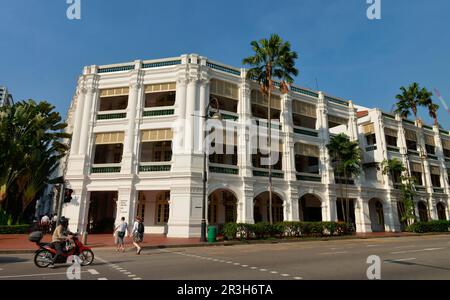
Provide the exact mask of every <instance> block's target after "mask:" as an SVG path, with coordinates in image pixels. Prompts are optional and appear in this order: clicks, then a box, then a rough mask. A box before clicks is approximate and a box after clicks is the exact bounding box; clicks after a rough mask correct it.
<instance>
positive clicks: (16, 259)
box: [0, 256, 29, 264]
mask: <svg viewBox="0 0 450 300" xmlns="http://www.w3.org/2000/svg"><path fill="white" fill-rule="evenodd" d="M25 261H29V259H25V258H20V257H1V256H0V264H14V263H20V262H25Z"/></svg>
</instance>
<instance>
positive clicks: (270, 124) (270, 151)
mask: <svg viewBox="0 0 450 300" xmlns="http://www.w3.org/2000/svg"><path fill="white" fill-rule="evenodd" d="M269 85H270V84H269ZM271 96H272V91H271V87H269V98H268V101H267V113H268V115H267V126H269V127H268V129H269V131H268V132H269V143H268V144H269V222H270V224H273V216H272V117H271V107H270V106H271Z"/></svg>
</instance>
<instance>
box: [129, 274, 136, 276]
mask: <svg viewBox="0 0 450 300" xmlns="http://www.w3.org/2000/svg"><path fill="white" fill-rule="evenodd" d="M128 277H136V275H134V274H130V275H128Z"/></svg>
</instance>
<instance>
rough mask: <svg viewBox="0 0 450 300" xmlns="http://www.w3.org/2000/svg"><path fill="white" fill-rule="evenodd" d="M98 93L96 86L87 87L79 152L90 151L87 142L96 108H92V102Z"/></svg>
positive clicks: (81, 153)
mask: <svg viewBox="0 0 450 300" xmlns="http://www.w3.org/2000/svg"><path fill="white" fill-rule="evenodd" d="M96 94H97V89H96V88H95V87H94V86H89V87H88V88H87V93H86V98H85V104H84V107H83V121H82V123H81V135H80V148H79V150H78V154H80V155H86V154H87V153H88V149H87V144H88V138H89V122H90V119H91V116H92V115H93V114H95V111H96V110H95V109H92V103H93V102H94V97H95V96H96Z"/></svg>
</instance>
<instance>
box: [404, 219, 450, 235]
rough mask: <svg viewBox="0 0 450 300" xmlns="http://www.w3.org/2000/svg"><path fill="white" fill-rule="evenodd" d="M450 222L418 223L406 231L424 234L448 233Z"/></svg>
mask: <svg viewBox="0 0 450 300" xmlns="http://www.w3.org/2000/svg"><path fill="white" fill-rule="evenodd" d="M449 227H450V221H429V222H416V223H414V224H411V225H410V226H408V227H407V228H406V231H409V232H416V233H424V232H448V231H449Z"/></svg>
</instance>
